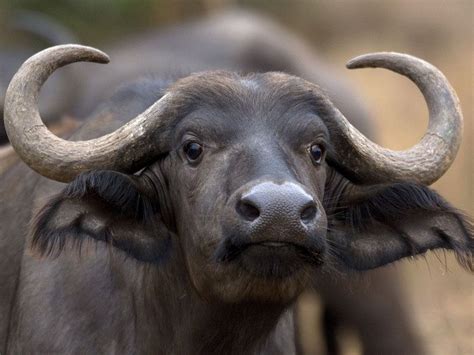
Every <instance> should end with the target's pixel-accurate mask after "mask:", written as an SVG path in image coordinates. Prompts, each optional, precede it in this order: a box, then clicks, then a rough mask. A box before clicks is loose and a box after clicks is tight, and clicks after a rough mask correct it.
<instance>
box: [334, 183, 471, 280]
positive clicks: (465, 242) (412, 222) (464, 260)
mask: <svg viewBox="0 0 474 355" xmlns="http://www.w3.org/2000/svg"><path fill="white" fill-rule="evenodd" d="M331 186H338V188H336V189H335V190H334V191H332V192H331V191H329V196H328V201H331V202H330V203H329V205H332V206H331V207H329V208H328V207H327V211H329V213H328V224H329V228H328V236H327V238H328V243H329V245H330V246H331V249H332V250H331V251H332V253H331V255H332V256H333V257H334V261H335V262H336V264H339V265H341V266H343V267H346V268H349V269H352V270H367V269H373V268H376V267H379V266H383V265H386V264H389V263H392V262H395V261H397V260H400V259H402V258H405V257H414V256H416V255H420V254H424V253H425V252H427V251H428V250H436V249H448V250H449V249H450V250H453V251H454V252H455V254H456V257H457V259H458V261H459V262H460V264H461V265H462V266H464V267H465V268H466V269H468V270H471V271H474V235H473V232H474V228H473V225H472V223H471V222H470V220H469V219H468V218H466V217H465V216H463V214H462V213H460V212H459V211H457V210H456V209H454V208H453V207H451V205H450V204H449V203H448V202H447V201H445V200H444V199H443V198H442V197H441V196H440V195H438V194H437V193H436V192H435V191H433V190H431V189H430V188H428V187H426V186H423V185H419V184H414V183H408V182H404V183H393V184H385V185H377V186H365V187H364V186H355V185H352V184H351V183H348V182H347V181H344V179H340V178H339V184H334V181H333V184H332V185H331ZM329 205H328V206H329Z"/></svg>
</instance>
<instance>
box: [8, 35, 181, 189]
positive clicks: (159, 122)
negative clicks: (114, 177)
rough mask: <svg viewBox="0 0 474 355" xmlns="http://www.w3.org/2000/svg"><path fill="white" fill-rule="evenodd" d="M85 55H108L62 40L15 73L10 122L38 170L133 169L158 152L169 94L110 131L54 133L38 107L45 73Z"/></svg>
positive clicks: (64, 174) (67, 176)
mask: <svg viewBox="0 0 474 355" xmlns="http://www.w3.org/2000/svg"><path fill="white" fill-rule="evenodd" d="M79 61H86V62H96V63H107V62H108V61H109V58H108V56H107V55H106V54H105V53H103V52H101V51H99V50H97V49H94V48H91V47H86V46H80V45H73V44H68V45H60V46H55V47H51V48H48V49H45V50H43V51H42V52H39V53H38V54H36V55H34V56H33V57H31V58H30V59H28V60H27V61H26V62H25V63H24V64H23V65H22V66H21V68H20V69H19V70H18V72H17V73H16V74H15V76H14V77H13V79H12V81H11V83H10V85H9V87H8V90H7V93H6V98H5V113H4V116H5V128H6V131H7V134H8V138H9V139H10V143H11V144H12V146H13V147H14V148H15V151H16V152H17V153H18V154H19V155H20V157H21V158H22V159H23V161H24V162H25V163H26V164H28V165H29V166H30V167H31V168H32V169H34V170H35V171H37V172H38V173H39V174H41V175H43V176H45V177H48V178H50V179H53V180H57V181H62V182H68V181H71V180H72V179H74V177H76V176H77V175H78V174H79V173H81V172H84V171H88V170H93V169H111V170H117V171H123V172H134V171H136V170H138V169H140V168H142V167H143V165H144V164H145V163H146V162H149V161H151V160H152V159H153V158H155V157H156V156H154V155H153V154H152V152H154V153H156V155H157V154H159V151H158V147H157V145H158V142H157V140H156V137H155V136H154V133H155V132H158V131H161V127H162V126H163V125H165V124H166V122H165V121H167V120H166V117H165V113H166V110H165V107H166V106H167V103H168V102H169V101H170V100H171V99H172V96H173V95H172V94H171V93H168V94H166V95H164V96H163V97H162V98H161V99H160V100H159V101H157V102H156V103H155V104H153V105H152V106H151V107H150V108H148V109H147V110H146V111H145V112H143V113H142V114H140V115H138V116H137V117H135V118H134V119H133V120H131V121H130V122H128V123H127V124H125V125H124V126H122V127H120V128H119V129H117V130H116V131H114V132H112V133H110V134H107V135H105V136H102V137H99V138H96V139H91V140H88V141H77V142H76V141H67V140H64V139H61V138H59V137H57V136H55V135H54V134H52V133H51V132H50V131H49V130H48V128H46V126H45V125H44V123H43V121H42V120H41V117H40V114H39V112H38V96H39V91H40V89H41V86H42V85H43V84H44V82H45V81H46V79H47V78H48V77H49V76H50V75H51V74H52V73H53V72H54V71H55V70H56V69H57V68H60V67H62V66H64V65H67V64H70V63H73V62H79Z"/></svg>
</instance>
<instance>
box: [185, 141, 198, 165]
mask: <svg viewBox="0 0 474 355" xmlns="http://www.w3.org/2000/svg"><path fill="white" fill-rule="evenodd" d="M184 153H185V154H186V156H187V158H188V159H189V160H190V161H196V160H197V159H198V158H199V157H200V156H201V154H202V145H200V144H199V143H196V142H189V143H186V145H185V146H184Z"/></svg>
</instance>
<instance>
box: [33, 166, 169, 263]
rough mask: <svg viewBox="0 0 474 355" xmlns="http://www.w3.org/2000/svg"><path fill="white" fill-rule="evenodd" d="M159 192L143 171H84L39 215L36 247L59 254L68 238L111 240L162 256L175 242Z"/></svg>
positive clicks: (152, 257) (142, 255) (145, 255)
mask: <svg viewBox="0 0 474 355" xmlns="http://www.w3.org/2000/svg"><path fill="white" fill-rule="evenodd" d="M161 215H162V214H161V213H160V202H159V196H158V194H157V193H156V191H155V190H154V189H152V188H150V186H149V185H147V184H146V179H145V178H144V177H142V176H133V175H125V174H121V173H118V172H114V171H92V172H88V173H84V174H81V175H79V176H78V177H77V178H76V179H75V180H74V181H73V182H71V183H70V184H68V185H67V187H66V188H65V189H64V190H63V191H62V192H61V193H60V194H59V195H57V196H56V197H54V198H53V199H52V200H50V201H49V202H48V203H47V204H46V206H44V207H43V208H42V209H41V211H40V212H39V213H38V214H37V216H36V218H35V219H34V221H33V225H32V229H31V232H32V249H33V251H36V252H39V254H40V255H54V256H57V255H59V253H60V252H61V251H62V250H63V249H64V247H65V246H66V245H67V244H68V243H72V245H73V246H76V245H77V247H78V248H80V245H81V244H82V243H83V242H84V241H87V240H95V241H100V242H105V243H108V244H109V245H111V246H113V247H116V248H118V249H120V250H122V251H124V252H125V253H127V254H128V255H129V256H131V257H133V258H135V259H137V260H140V261H145V262H157V261H160V260H161V259H162V258H163V257H164V256H165V254H166V252H167V251H168V249H169V247H170V232H169V231H168V229H167V227H166V226H165V223H163V221H162V217H161Z"/></svg>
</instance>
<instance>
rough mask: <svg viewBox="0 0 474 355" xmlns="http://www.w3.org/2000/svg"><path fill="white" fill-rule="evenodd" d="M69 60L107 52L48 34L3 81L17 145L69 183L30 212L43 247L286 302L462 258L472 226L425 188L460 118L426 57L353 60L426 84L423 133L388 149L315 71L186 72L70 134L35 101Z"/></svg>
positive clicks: (438, 170) (447, 157) (217, 296)
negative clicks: (148, 102)
mask: <svg viewBox="0 0 474 355" xmlns="http://www.w3.org/2000/svg"><path fill="white" fill-rule="evenodd" d="M79 60H89V61H96V62H106V61H107V57H106V55H105V54H103V53H101V52H99V51H97V50H94V49H91V48H88V47H82V46H73V45H69V46H59V47H55V48H51V49H49V50H46V51H43V52H41V53H40V54H38V55H36V56H35V57H32V58H31V59H30V60H29V61H27V62H26V63H25V64H24V66H23V67H22V68H21V69H20V71H19V72H18V73H17V75H16V76H15V78H14V79H13V81H12V84H11V85H10V87H9V90H8V94H7V100H6V127H7V131H8V134H9V137H10V141H11V143H12V145H13V146H14V147H15V149H16V151H17V152H18V154H19V155H20V156H21V157H22V159H23V160H24V161H25V162H26V163H27V164H28V165H30V166H31V167H32V168H33V169H34V170H36V171H37V172H39V173H40V174H42V175H44V176H46V177H49V178H52V179H54V180H58V181H63V182H70V183H69V185H68V186H67V187H66V188H65V189H64V191H63V192H62V193H61V194H59V195H58V196H57V197H55V198H53V199H52V200H51V201H50V202H49V203H48V204H47V205H46V206H45V207H44V208H43V210H42V211H41V212H40V213H39V215H38V216H37V218H36V221H35V222H34V225H33V230H32V234H33V247H34V248H35V249H36V250H39V251H40V252H41V253H43V254H44V253H46V254H47V253H53V254H54V253H56V252H60V251H61V250H62V249H63V247H64V246H66V245H68V243H69V242H70V241H73V242H74V241H75V242H79V243H80V242H82V241H84V240H92V239H95V240H101V241H105V242H107V243H109V244H110V245H112V246H114V247H116V248H118V249H120V250H122V251H123V252H125V253H126V254H127V255H129V256H131V257H133V258H135V259H137V260H139V261H141V262H144V263H156V264H160V263H166V262H170V259H174V260H175V261H176V260H179V262H181V263H182V264H183V265H185V268H186V270H187V276H186V277H189V279H190V281H191V282H192V283H193V285H194V287H195V289H196V291H197V292H198V293H199V294H200V295H201V296H202V297H203V298H205V299H210V300H218V301H225V302H242V301H249V300H265V301H271V302H289V301H291V300H292V299H294V298H295V297H296V296H297V295H298V294H299V293H300V292H301V291H302V290H303V288H304V287H306V286H307V284H309V281H310V280H311V279H313V278H314V275H315V274H316V273H318V272H328V271H331V270H341V269H356V270H364V269H370V268H375V267H378V266H381V265H384V264H387V263H389V262H393V261H395V260H398V259H400V258H402V257H406V256H413V255H416V254H420V253H424V252H425V251H427V250H430V249H436V248H447V249H454V250H455V251H456V253H457V255H458V257H459V260H460V261H461V262H463V263H464V265H466V266H468V267H471V268H472V255H473V242H472V231H471V230H470V228H471V227H470V224H469V223H468V222H466V221H465V220H464V219H463V218H462V216H461V215H460V214H459V213H457V212H456V211H455V210H454V209H452V208H451V207H450V206H449V204H448V203H447V202H445V201H444V200H443V199H442V198H441V197H439V196H438V195H437V194H436V193H435V192H434V191H432V190H430V189H429V188H428V187H426V185H427V184H430V183H432V182H433V181H435V180H437V179H438V178H439V177H440V176H441V175H442V174H443V173H444V172H445V171H446V169H447V168H448V167H449V166H450V164H451V162H452V161H453V159H454V157H455V155H456V152H457V149H458V147H459V144H460V135H461V130H462V115H461V113H460V110H459V106H458V101H457V97H456V95H455V93H454V91H453V90H452V89H451V87H450V86H449V84H448V82H447V81H446V79H445V78H444V76H443V75H442V74H441V73H440V72H439V71H438V70H437V69H436V68H434V67H432V66H431V65H429V64H428V63H426V62H424V61H422V60H419V59H416V58H413V57H411V56H408V55H403V54H396V53H378V54H370V55H366V56H362V57H359V58H356V59H355V60H353V61H351V62H350V64H349V66H350V67H352V68H356V67H368V66H373V67H384V68H388V69H390V70H393V71H396V72H398V73H401V74H403V75H405V76H408V77H409V78H410V79H411V80H413V81H414V82H415V83H416V84H417V85H418V87H419V88H420V90H421V91H422V92H423V94H424V96H425V98H426V101H427V103H428V106H429V111H430V124H429V128H428V131H427V132H426V133H425V135H424V137H423V138H422V140H421V141H420V142H419V143H418V144H417V145H415V146H414V147H413V148H411V149H409V150H407V151H403V152H394V151H390V150H387V149H384V148H382V147H379V146H378V145H376V144H374V143H373V142H371V141H369V140H368V139H367V138H365V137H364V136H363V135H362V134H360V133H359V132H358V131H357V130H356V129H355V128H354V127H353V126H351V125H350V124H349V123H348V121H347V120H346V119H345V118H344V117H343V116H342V114H341V113H340V112H339V111H338V110H337V109H336V108H335V107H334V105H333V104H332V103H331V102H330V100H329V99H328V98H327V97H326V96H325V95H324V94H323V93H322V91H321V89H320V88H318V87H317V86H316V85H314V84H312V83H309V82H307V81H304V80H302V79H300V78H297V77H293V76H290V75H286V74H282V73H266V74H252V75H247V76H240V75H238V74H235V73H229V72H204V73H198V74H194V75H191V76H189V77H187V78H184V79H181V80H178V81H177V82H175V83H174V84H172V85H171V86H170V87H169V88H168V89H167V90H166V92H165V93H164V94H163V96H162V98H161V99H160V100H158V101H157V102H156V103H155V104H153V105H152V106H151V107H150V108H149V109H148V110H146V111H145V112H144V113H142V114H140V115H139V116H138V117H136V118H135V119H133V120H131V121H130V122H129V123H128V124H126V125H124V126H123V127H121V128H120V129H118V130H117V131H115V132H113V133H111V134H108V135H106V136H103V137H100V138H97V139H93V140H90V141H75V142H69V141H64V140H62V139H60V138H58V137H56V136H54V135H52V134H51V133H50V132H49V131H48V130H47V129H46V128H45V127H44V125H43V124H42V122H41V118H40V116H39V114H38V110H37V105H36V101H37V98H38V92H39V89H40V87H41V85H42V84H43V82H44V81H45V80H46V79H47V77H48V76H49V75H50V74H51V73H52V72H53V71H54V70H55V69H56V68H57V67H59V66H62V65H65V64H68V63H70V62H74V61H79ZM72 245H73V244H72ZM157 267H160V265H157Z"/></svg>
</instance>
